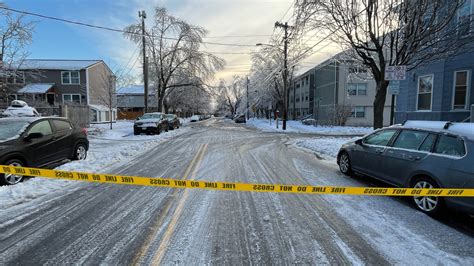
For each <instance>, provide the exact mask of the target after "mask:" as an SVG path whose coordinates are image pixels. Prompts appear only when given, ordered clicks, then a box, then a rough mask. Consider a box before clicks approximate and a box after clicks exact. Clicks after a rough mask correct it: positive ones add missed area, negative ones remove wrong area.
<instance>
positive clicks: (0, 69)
mask: <svg viewBox="0 0 474 266" xmlns="http://www.w3.org/2000/svg"><path fill="white" fill-rule="evenodd" d="M0 5H2V4H1V3H0ZM0 17H1V21H0V42H1V43H0V46H1V47H0V49H1V50H0V87H1V88H0V93H1V96H2V98H4V99H6V98H7V95H8V94H9V93H10V91H9V90H10V89H9V88H8V87H7V86H6V83H8V82H7V80H8V79H11V78H22V79H24V76H23V73H19V72H18V71H17V69H18V67H19V66H20V65H21V63H22V62H23V60H24V59H25V58H26V57H27V55H28V53H27V51H26V47H27V46H28V45H29V44H31V42H32V41H33V30H34V26H35V23H34V22H29V21H25V18H24V16H23V15H20V16H17V15H14V14H13V13H12V12H10V11H7V10H3V9H2V10H0Z"/></svg>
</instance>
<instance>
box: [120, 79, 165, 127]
mask: <svg viewBox="0 0 474 266" xmlns="http://www.w3.org/2000/svg"><path fill="white" fill-rule="evenodd" d="M116 97H117V110H118V118H119V119H135V118H136V117H138V116H140V115H142V114H143V113H144V110H145V89H144V86H143V85H131V86H127V87H123V88H120V89H118V90H117V96H116ZM148 108H149V110H150V111H156V110H157V108H158V100H157V98H156V93H155V89H153V88H149V91H148Z"/></svg>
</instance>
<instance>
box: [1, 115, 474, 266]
mask: <svg viewBox="0 0 474 266" xmlns="http://www.w3.org/2000/svg"><path fill="white" fill-rule="evenodd" d="M190 127H192V128H191V129H190V130H188V131H186V132H184V133H183V134H178V135H176V136H175V137H173V138H170V139H168V140H166V141H160V142H156V143H153V144H152V146H151V148H150V149H149V150H148V152H146V153H145V154H138V155H139V156H134V157H133V159H130V160H127V161H125V162H124V161H119V162H118V163H116V164H115V167H112V168H109V169H110V170H108V171H110V172H111V173H115V174H124V175H143V176H151V177H169V178H177V179H201V180H209V181H229V182H259V183H279V184H308V185H338V186H342V185H347V186H370V185H372V183H371V182H370V181H367V180H366V179H363V178H358V179H351V178H348V177H345V176H343V175H341V174H340V173H339V172H338V170H337V166H336V165H335V164H334V162H333V161H329V160H320V159H318V157H317V156H314V155H313V154H311V153H308V152H305V151H302V150H300V149H298V148H296V147H295V145H292V144H291V143H294V141H295V140H293V139H292V138H293V137H292V136H291V135H290V134H288V135H286V134H275V133H262V132H259V131H257V130H255V129H249V128H246V127H245V126H241V125H236V124H233V123H231V122H229V121H223V120H218V119H211V120H207V121H203V122H198V123H195V124H192V125H191V126H190ZM144 137H145V136H144ZM149 145H150V144H149ZM91 147H92V146H91ZM92 148H93V147H92ZM101 148H104V147H103V146H102V147H101ZM144 148H145V147H144ZM103 156H107V153H106V152H105V151H104V154H103ZM37 180H40V179H39V178H38V179H37ZM27 182H28V181H27ZM78 187H79V188H78V189H73V190H69V189H66V190H62V193H51V194H48V195H43V196H40V197H38V198H35V200H31V201H26V202H23V203H19V204H18V205H15V206H10V207H8V208H2V209H0V265H3V264H19V265H23V264H28V265H38V264H52V265H57V264H113V265H117V264H119V265H124V264H145V265H148V264H153V265H156V264H159V263H161V264H181V265H189V264H216V265H222V264H227V265H235V264H237V265H241V264H373V265H386V264H410V265H419V264H425V265H426V264H458V265H461V264H462V265H473V264H474V257H473V256H474V253H473V250H474V238H473V234H472V231H469V230H463V227H464V226H463V225H461V226H452V225H450V224H447V223H444V222H440V221H438V220H435V219H432V218H430V217H428V216H426V215H424V214H422V213H420V212H418V211H416V210H415V209H413V208H412V207H410V206H409V204H407V201H406V200H403V199H399V198H392V197H361V196H335V195H334V196H333V195H331V196H317V195H291V194H286V195H281V194H273V193H253V192H225V191H224V192H221V191H203V190H179V189H168V188H152V187H135V186H123V185H110V184H88V183H81V185H80V186H78ZM464 222H465V223H470V222H472V220H467V221H464ZM468 227H469V226H468Z"/></svg>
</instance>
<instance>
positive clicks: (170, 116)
mask: <svg viewBox="0 0 474 266" xmlns="http://www.w3.org/2000/svg"><path fill="white" fill-rule="evenodd" d="M166 118H168V119H173V118H174V115H166Z"/></svg>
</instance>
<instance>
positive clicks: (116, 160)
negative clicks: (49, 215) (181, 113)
mask: <svg viewBox="0 0 474 266" xmlns="http://www.w3.org/2000/svg"><path fill="white" fill-rule="evenodd" d="M184 124H186V121H184ZM187 130H188V128H186V127H185V128H180V129H175V130H172V131H169V132H166V133H162V134H160V135H149V136H147V135H139V136H134V135H133V121H117V122H116V123H114V124H113V129H112V130H110V129H109V124H98V125H92V126H91V128H90V129H89V142H90V147H89V152H88V155H87V159H86V160H84V161H72V162H68V163H66V164H63V165H61V166H59V167H57V168H56V169H58V170H70V171H81V172H105V171H107V170H108V169H110V168H112V167H114V166H115V165H117V164H120V163H123V162H126V161H128V160H130V159H131V158H133V157H134V156H136V155H139V154H141V153H143V152H145V151H146V150H148V149H151V148H153V147H154V146H155V145H156V144H158V143H160V142H163V141H166V140H167V139H170V138H173V137H176V136H177V135H180V134H183V133H184V132H186V131H187ZM82 184H83V183H82V182H77V181H67V180H55V179H48V178H38V177H37V178H31V179H27V180H25V181H24V182H22V183H19V184H17V185H14V186H1V187H0V211H1V210H4V209H7V208H10V207H12V206H15V205H18V204H21V203H24V202H28V201H31V200H34V199H37V198H40V197H41V196H43V195H46V194H50V193H59V194H64V193H67V192H68V191H74V190H76V189H79V188H81V185H82Z"/></svg>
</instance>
